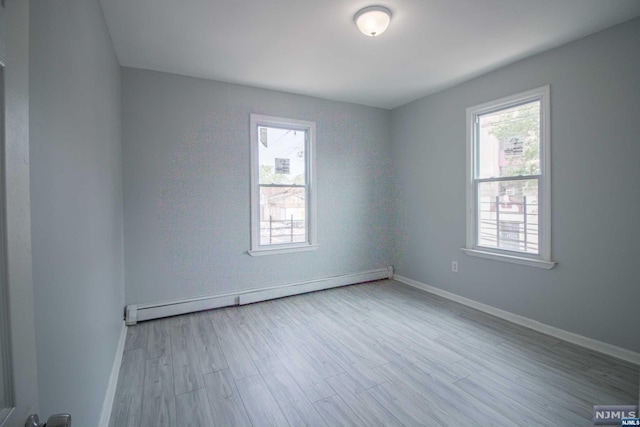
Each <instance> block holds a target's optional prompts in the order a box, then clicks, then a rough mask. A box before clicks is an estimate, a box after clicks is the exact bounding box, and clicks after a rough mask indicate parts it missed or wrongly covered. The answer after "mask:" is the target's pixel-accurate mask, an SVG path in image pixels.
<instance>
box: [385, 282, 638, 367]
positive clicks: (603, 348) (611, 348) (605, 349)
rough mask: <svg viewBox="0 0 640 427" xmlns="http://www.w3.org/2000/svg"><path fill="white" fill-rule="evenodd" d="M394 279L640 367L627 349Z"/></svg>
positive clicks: (635, 356)
mask: <svg viewBox="0 0 640 427" xmlns="http://www.w3.org/2000/svg"><path fill="white" fill-rule="evenodd" d="M393 279H394V280H396V281H398V282H401V283H404V284H405V285H409V286H411V287H413V288H416V289H420V290H423V291H426V292H429V293H432V294H435V295H438V296H441V297H443V298H446V299H448V300H451V301H455V302H458V303H460V304H463V305H466V306H468V307H472V308H475V309H476V310H480V311H483V312H485V313H488V314H491V315H492V316H496V317H499V318H501V319H504V320H507V321H509V322H511V323H515V324H516V325H520V326H524V327H526V328H529V329H533V330H534V331H538V332H541V333H543V334H546V335H550V336H552V337H555V338H558V339H561V340H563V341H567V342H570V343H572V344H576V345H579V346H581V347H585V348H588V349H590V350H593V351H597V352H599V353H603V354H606V355H609V356H612V357H615V358H618V359H621V360H625V361H627V362H631V363H634V364H636V365H640V353H636V352H635V351H631V350H627V349H626V348H622V347H618V346H615V345H612V344H607V343H605V342H602V341H598V340H595V339H593V338H588V337H585V336H583V335H578V334H575V333H573V332H568V331H565V330H564V329H560V328H556V327H555V326H550V325H547V324H545V323H541V322H538V321H537V320H533V319H529V318H528V317H524V316H520V315H518V314H514V313H511V312H509V311H505V310H502V309H499V308H496V307H493V306H490V305H487V304H483V303H481V302H478V301H474V300H472V299H469V298H466V297H463V296H460V295H457V294H454V293H451V292H448V291H445V290H442V289H439V288H435V287H433V286H429V285H427V284H424V283H422V282H418V281H417V280H413V279H409V278H407V277H404V276H400V275H398V274H396V275H394V276H393Z"/></svg>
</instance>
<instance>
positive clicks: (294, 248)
mask: <svg viewBox="0 0 640 427" xmlns="http://www.w3.org/2000/svg"><path fill="white" fill-rule="evenodd" d="M319 247H320V246H319V245H305V246H289V247H285V248H269V249H253V250H248V251H247V253H248V254H249V255H251V256H263V255H278V254H289V253H293V252H308V251H315V250H316V249H318V248H319Z"/></svg>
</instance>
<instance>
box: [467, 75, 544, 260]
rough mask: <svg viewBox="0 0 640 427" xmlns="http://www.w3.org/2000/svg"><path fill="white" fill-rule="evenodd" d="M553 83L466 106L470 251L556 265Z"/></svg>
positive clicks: (489, 256)
mask: <svg viewBox="0 0 640 427" xmlns="http://www.w3.org/2000/svg"><path fill="white" fill-rule="evenodd" d="M549 117H550V114H549V86H543V87H540V88H537V89H533V90H530V91H527V92H523V93H519V94H517V95H513V96H509V97H506V98H502V99H499V100H496V101H492V102H488V103H485V104H482V105H478V106H475V107H470V108H468V109H467V159H468V161H467V163H468V164H467V174H468V175H467V176H468V178H467V246H466V248H465V252H466V253H468V254H469V255H475V256H480V257H484V258H491V259H496V260H501V261H510V262H515V263H520V264H526V265H531V266H535V267H542V268H552V267H553V266H554V265H555V262H552V261H551V221H550V216H551V215H550V212H551V206H550V203H551V193H550V167H549V166H550V132H549V130H550V123H549V120H550V119H549Z"/></svg>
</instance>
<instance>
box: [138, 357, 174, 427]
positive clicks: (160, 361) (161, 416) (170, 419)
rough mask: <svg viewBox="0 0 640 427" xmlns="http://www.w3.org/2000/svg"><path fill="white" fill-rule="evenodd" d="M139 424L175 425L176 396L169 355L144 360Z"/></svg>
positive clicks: (153, 426)
mask: <svg viewBox="0 0 640 427" xmlns="http://www.w3.org/2000/svg"><path fill="white" fill-rule="evenodd" d="M140 425H141V426H142V427H147V426H148V427H171V426H175V425H176V398H175V389H174V387H173V368H172V365H171V357H170V356H161V357H157V358H155V359H147V360H146V364H145V374H144V391H143V394H142V422H141V423H140Z"/></svg>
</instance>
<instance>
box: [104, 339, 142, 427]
mask: <svg viewBox="0 0 640 427" xmlns="http://www.w3.org/2000/svg"><path fill="white" fill-rule="evenodd" d="M145 353H146V350H145V349H144V348H136V349H133V350H130V351H125V352H124V354H123V355H122V362H121V365H120V372H119V374H118V386H117V389H116V395H115V398H114V402H113V407H112V410H111V419H110V421H109V426H110V427H138V426H140V419H141V415H142V395H143V389H144V370H145V367H144V365H145Z"/></svg>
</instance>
